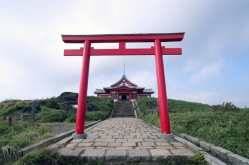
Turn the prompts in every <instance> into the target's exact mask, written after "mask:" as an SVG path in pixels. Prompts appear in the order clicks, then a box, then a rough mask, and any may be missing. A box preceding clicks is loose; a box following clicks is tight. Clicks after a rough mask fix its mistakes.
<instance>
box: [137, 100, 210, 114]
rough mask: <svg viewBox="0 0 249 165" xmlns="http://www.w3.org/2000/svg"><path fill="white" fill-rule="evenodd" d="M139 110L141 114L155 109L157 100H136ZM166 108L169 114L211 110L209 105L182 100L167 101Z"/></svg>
mask: <svg viewBox="0 0 249 165" xmlns="http://www.w3.org/2000/svg"><path fill="white" fill-rule="evenodd" d="M137 101H138V103H139V108H140V110H141V111H142V112H145V113H148V112H150V111H151V108H152V107H157V105H158V104H157V98H146V97H141V98H139V99H138V100H137ZM168 108H169V111H170V112H186V111H204V110H208V109H210V108H211V106H210V105H207V104H202V103H195V102H187V101H182V100H173V99H168Z"/></svg>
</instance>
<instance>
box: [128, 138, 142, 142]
mask: <svg viewBox="0 0 249 165" xmlns="http://www.w3.org/2000/svg"><path fill="white" fill-rule="evenodd" d="M128 142H143V139H128Z"/></svg>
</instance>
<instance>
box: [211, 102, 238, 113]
mask: <svg viewBox="0 0 249 165" xmlns="http://www.w3.org/2000/svg"><path fill="white" fill-rule="evenodd" d="M213 110H218V111H221V112H229V111H238V110H240V109H239V108H238V107H236V106H235V105H234V104H233V103H232V102H223V103H222V104H220V105H217V106H213Z"/></svg>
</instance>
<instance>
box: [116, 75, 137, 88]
mask: <svg viewBox="0 0 249 165" xmlns="http://www.w3.org/2000/svg"><path fill="white" fill-rule="evenodd" d="M122 79H126V80H127V81H128V82H130V83H131V84H134V85H135V86H136V87H137V85H136V84H135V83H133V82H131V81H130V80H129V79H128V78H127V77H126V76H125V74H123V76H122V77H121V79H119V80H118V81H117V82H115V83H114V84H112V85H111V87H113V86H115V84H118V83H119V82H120V81H121V80H122Z"/></svg>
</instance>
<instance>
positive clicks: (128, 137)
mask: <svg viewBox="0 0 249 165" xmlns="http://www.w3.org/2000/svg"><path fill="white" fill-rule="evenodd" d="M133 138H135V135H132V136H131V135H130V136H124V139H133Z"/></svg>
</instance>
